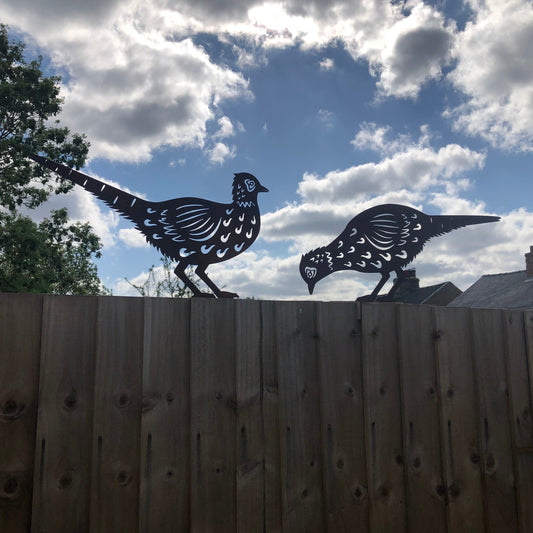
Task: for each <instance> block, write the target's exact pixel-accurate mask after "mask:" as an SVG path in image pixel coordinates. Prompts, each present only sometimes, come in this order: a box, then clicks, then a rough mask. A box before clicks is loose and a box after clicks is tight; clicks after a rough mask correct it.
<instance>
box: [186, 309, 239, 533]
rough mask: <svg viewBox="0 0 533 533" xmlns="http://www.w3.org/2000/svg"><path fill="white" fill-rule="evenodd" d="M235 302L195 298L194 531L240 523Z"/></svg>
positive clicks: (208, 531)
mask: <svg viewBox="0 0 533 533" xmlns="http://www.w3.org/2000/svg"><path fill="white" fill-rule="evenodd" d="M235 380H236V378H235V302H234V301H233V300H217V301H210V300H207V299H194V300H193V301H192V302H191V530H192V531H197V532H205V533H218V532H228V533H230V532H233V531H235V526H236V498H235V491H236V475H235V471H236V468H235V466H236V453H235V450H236V444H235V428H236V390H235V389H236V385H235Z"/></svg>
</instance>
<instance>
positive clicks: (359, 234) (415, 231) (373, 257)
mask: <svg viewBox="0 0 533 533" xmlns="http://www.w3.org/2000/svg"><path fill="white" fill-rule="evenodd" d="M497 220H499V217H492V216H475V215H435V216H430V215H426V214H425V213H422V212H421V211H418V210H416V209H413V208H412V207H408V206H403V205H397V204H386V205H379V206H376V207H372V208H370V209H367V210H366V211H363V212H362V213H360V214H359V215H357V216H355V217H354V218H353V219H352V220H351V221H350V222H349V223H348V225H347V226H346V228H345V229H344V231H343V232H342V233H341V234H340V235H339V236H338V237H337V238H336V239H334V240H333V241H332V242H331V243H330V244H328V245H327V246H325V247H323V248H318V249H317V250H313V251H311V252H309V253H308V254H305V255H304V256H303V257H302V261H301V263H300V274H301V275H302V277H303V279H304V281H306V283H307V284H308V286H309V291H310V292H311V293H312V290H313V288H314V285H315V283H316V282H317V281H319V280H320V279H322V278H324V277H325V276H327V275H329V274H331V273H333V272H336V271H338V270H356V271H359V272H368V273H379V274H381V280H380V282H379V283H378V285H377V287H376V288H375V289H374V291H373V292H372V295H371V298H370V299H375V298H376V297H377V295H378V293H379V291H380V290H381V288H382V287H383V285H384V284H385V282H386V281H387V280H388V279H389V277H390V273H391V272H396V273H397V275H398V278H397V283H396V284H395V285H394V286H393V288H392V289H391V291H390V292H389V296H392V295H393V294H394V292H395V290H396V288H397V286H398V283H399V281H400V280H401V278H402V277H403V267H405V266H406V265H407V264H409V263H410V262H411V261H412V260H413V259H414V258H415V257H416V256H417V255H418V254H419V253H420V252H421V251H422V248H423V247H424V244H425V243H426V242H427V241H428V240H429V239H431V238H432V237H436V236H438V235H443V234H444V233H448V232H450V231H452V230H454V229H457V228H461V227H464V226H468V225H472V224H483V223H486V222H495V221H497Z"/></svg>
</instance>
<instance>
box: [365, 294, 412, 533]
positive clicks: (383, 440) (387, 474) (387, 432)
mask: <svg viewBox="0 0 533 533" xmlns="http://www.w3.org/2000/svg"><path fill="white" fill-rule="evenodd" d="M361 319H362V340H363V369H364V374H363V375H364V380H365V384H364V389H365V424H366V460H367V472H368V474H367V476H368V494H369V498H370V530H371V531H380V532H388V531H390V532H391V533H401V532H403V531H406V530H407V513H406V510H407V506H406V493H405V492H406V491H405V479H404V462H405V458H404V451H403V442H402V412H401V397H400V365H399V360H398V343H397V336H396V307H395V306H394V305H392V304H368V303H367V304H363V305H362V306H361Z"/></svg>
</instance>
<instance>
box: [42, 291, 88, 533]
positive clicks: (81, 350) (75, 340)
mask: <svg viewBox="0 0 533 533" xmlns="http://www.w3.org/2000/svg"><path fill="white" fill-rule="evenodd" d="M96 312H97V298H96V297H93V298H84V297H71V296H45V297H44V307H43V328H42V345H41V365H40V366H41V375H40V386H39V417H38V421H37V441H36V455H35V465H36V468H35V476H34V485H33V486H34V491H33V516H32V531H33V532H34V533H37V532H40V531H76V532H79V533H83V532H87V531H89V501H90V499H89V494H90V490H91V484H90V481H91V451H92V450H91V443H92V424H93V395H94V350H95V336H94V332H95V327H96Z"/></svg>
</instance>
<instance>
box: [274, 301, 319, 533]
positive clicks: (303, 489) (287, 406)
mask: <svg viewBox="0 0 533 533" xmlns="http://www.w3.org/2000/svg"><path fill="white" fill-rule="evenodd" d="M315 321H316V318H315V304H314V303H312V302H302V303H299V302H278V304H277V308H276V328H277V332H278V354H279V359H278V372H279V386H280V441H281V477H282V498H283V530H284V531H290V532H292V531H295V532H296V531H306V532H308V533H312V532H314V531H316V532H317V533H323V531H324V526H325V521H324V504H323V494H322V470H321V441H320V416H319V413H320V410H319V409H320V405H319V397H320V391H319V374H318V361H317V346H316V344H317V340H316V322H315Z"/></svg>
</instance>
